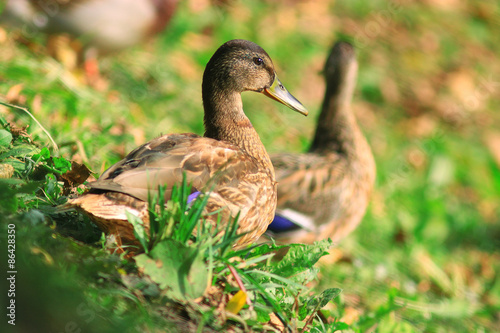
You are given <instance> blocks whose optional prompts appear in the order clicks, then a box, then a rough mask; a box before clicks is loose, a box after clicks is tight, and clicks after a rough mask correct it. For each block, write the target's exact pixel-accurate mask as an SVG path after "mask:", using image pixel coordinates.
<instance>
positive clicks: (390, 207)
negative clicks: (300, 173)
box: [0, 0, 500, 332]
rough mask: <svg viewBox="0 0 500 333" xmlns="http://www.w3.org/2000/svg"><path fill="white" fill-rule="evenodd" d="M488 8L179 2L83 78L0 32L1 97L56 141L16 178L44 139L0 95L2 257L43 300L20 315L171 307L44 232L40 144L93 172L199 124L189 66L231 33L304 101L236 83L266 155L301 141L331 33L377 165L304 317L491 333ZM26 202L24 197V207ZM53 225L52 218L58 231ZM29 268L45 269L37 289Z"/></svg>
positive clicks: (495, 49) (493, 231) (362, 326)
mask: <svg viewBox="0 0 500 333" xmlns="http://www.w3.org/2000/svg"><path fill="white" fill-rule="evenodd" d="M499 11H500V5H499V4H498V2H497V1H493V0H487V1H466V2H460V1H457V0H439V1H428V0H425V1H418V2H417V1H391V2H384V1H372V2H369V3H367V2H365V1H360V0H353V1H335V2H334V1H295V0H283V1H265V0H260V1H252V2H242V1H208V0H189V1H184V2H182V4H181V6H180V8H179V11H178V13H177V15H176V16H175V18H174V20H173V22H172V24H171V25H170V26H169V28H168V29H167V30H166V31H165V32H164V33H163V34H161V35H160V36H158V37H156V38H155V39H152V40H150V41H148V42H146V43H144V44H143V45H140V46H137V47H135V48H133V49H130V50H127V51H126V52H122V53H120V54H114V55H110V56H108V57H106V58H103V59H101V61H100V69H101V74H102V77H103V82H102V83H101V84H100V85H99V87H98V88H92V87H88V86H86V85H85V84H82V83H81V76H82V74H81V73H70V72H68V71H67V70H66V69H65V68H64V67H63V66H62V65H61V64H60V63H59V62H57V61H55V60H54V59H52V58H50V57H48V56H47V55H46V52H45V50H44V49H45V46H44V45H45V44H44V43H45V36H42V35H39V36H35V39H34V42H30V43H27V42H26V40H25V39H23V38H22V37H23V36H22V35H20V34H19V33H16V32H14V31H9V30H8V29H7V28H0V97H1V98H2V100H4V101H6V102H9V103H13V104H16V105H20V106H25V107H28V108H29V110H30V111H31V112H32V114H33V115H34V117H36V119H38V120H39V121H40V123H41V124H43V126H44V127H45V128H46V129H47V130H48V132H49V133H50V134H51V135H52V137H53V138H54V140H55V141H56V142H57V144H58V145H59V146H60V150H59V152H57V153H56V152H54V151H53V150H50V152H49V153H50V155H49V156H46V155H44V154H43V153H42V154H41V155H39V158H40V160H39V161H38V163H39V164H43V165H46V166H47V168H45V167H44V168H42V169H43V170H44V171H43V173H42V174H43V176H40V177H35V176H34V175H33V174H32V173H28V178H26V176H25V174H23V172H26V170H30V169H29V168H28V167H29V165H30V164H29V163H31V162H29V160H30V159H33V157H32V156H33V155H34V154H40V153H41V151H42V150H43V147H50V141H49V140H48V138H47V136H46V135H45V134H44V133H43V130H42V129H41V128H40V126H39V125H38V124H36V123H35V122H34V121H33V119H32V118H30V117H28V116H27V115H26V114H25V113H23V112H20V111H19V110H15V109H12V108H7V107H2V106H0V115H1V117H2V118H3V119H4V120H5V121H4V123H2V125H3V126H4V128H0V130H1V131H0V160H1V161H0V163H4V162H2V161H4V160H6V159H8V156H6V155H3V154H5V153H6V152H7V153H8V152H9V151H10V152H11V151H12V149H13V148H15V147H17V146H16V145H19V147H20V148H19V149H23V151H25V150H26V149H28V151H26V152H25V153H23V154H24V155H25V156H23V158H22V159H20V158H17V157H20V156H21V155H22V154H21V153H19V154H14V156H13V157H15V158H16V159H17V160H18V161H15V160H11V161H10V162H9V163H8V164H10V165H12V166H13V168H14V170H15V171H14V177H15V178H13V179H16V180H15V184H13V183H8V184H6V185H5V186H4V183H3V182H2V183H1V184H0V185H1V186H2V189H1V190H0V193H2V194H1V196H2V199H3V198H10V199H12V198H14V199H12V200H15V202H14V201H12V200H11V202H12V206H9V205H10V204H5V206H4V205H3V206H2V210H3V209H6V211H8V212H9V214H11V213H13V212H15V211H19V214H13V215H11V218H12V219H14V220H16V221H18V222H16V223H19V225H24V226H25V227H23V228H20V229H19V230H20V232H19V239H20V240H19V241H18V242H19V243H18V244H20V245H19V248H20V251H21V252H20V254H19V255H20V257H19V258H20V259H19V266H20V267H21V266H22V267H30V268H29V269H30V271H29V272H30V273H28V272H27V273H26V274H22V279H25V280H26V282H24V284H23V285H26V286H29V287H30V288H31V289H29V288H28V287H26V288H27V289H25V290H27V291H28V292H29V293H30V295H39V297H40V298H39V299H37V300H39V301H40V302H42V301H43V303H37V302H30V304H32V305H33V306H35V305H36V304H52V305H53V306H54V308H52V309H49V308H46V307H43V306H40V307H38V308H36V309H33V310H30V311H39V312H37V313H39V314H40V318H49V317H48V316H49V315H48V314H46V313H47V311H50V313H52V314H54V313H58V311H59V309H61V310H60V311H61V312H60V313H61V316H60V317H57V316H53V315H52V317H50V318H53V320H59V319H60V320H61V322H59V323H58V324H57V325H56V326H51V329H53V328H54V327H57V328H58V329H59V330H60V331H63V328H62V327H64V326H61V325H62V323H64V324H66V323H67V322H68V321H67V319H66V318H70V317H71V316H73V318H77V320H76V319H75V320H73V321H75V322H76V325H79V326H75V327H82V328H88V330H89V331H92V330H93V331H95V329H94V328H92V327H94V326H85V325H87V322H86V318H87V317H85V316H84V315H82V316H79V315H78V314H77V316H76V317H74V312H73V313H70V312H71V311H76V309H79V307H78V305H79V302H80V300H82V301H83V302H84V303H83V304H86V305H89V306H90V308H89V309H91V310H92V311H93V312H94V313H95V314H99V313H101V311H105V312H103V313H106V316H100V315H97V316H96V318H98V319H97V321H92V322H91V323H89V324H88V325H94V324H95V325H98V326H99V327H101V325H102V329H99V331H103V332H105V331H106V328H107V327H137V325H144V326H147V327H155V325H156V327H162V329H164V330H168V328H166V327H168V324H167V322H168V321H169V320H168V319H169V318H170V317H168V316H167V315H166V314H165V313H164V312H162V310H158V309H159V308H156V310H152V308H153V307H155V304H154V302H153V304H151V303H150V302H148V301H146V300H144V299H143V298H141V297H138V296H136V294H135V291H134V288H132V287H130V288H126V287H123V285H122V284H110V283H111V282H110V281H114V280H113V279H115V278H116V276H117V274H118V275H119V274H120V273H119V272H121V271H120V269H125V270H128V269H129V266H128V264H123V263H122V262H121V261H120V260H121V259H117V257H116V256H109V255H107V254H104V252H103V251H102V250H96V249H95V248H93V247H89V246H87V245H82V244H80V243H78V242H74V241H72V240H71V239H69V238H66V237H65V236H61V235H60V234H59V233H58V232H55V231H53V230H52V229H51V228H50V227H48V226H53V227H54V228H55V226H54V223H55V222H52V221H50V219H48V218H47V215H46V212H47V208H45V206H43V205H41V204H40V203H39V201H38V200H35V199H36V198H45V199H44V200H45V201H46V203H47V207H50V204H51V203H56V202H59V200H62V199H63V196H61V195H60V194H59V193H60V191H61V189H59V190H56V187H61V186H62V185H61V180H60V178H58V177H59V176H58V173H57V172H56V170H57V169H58V168H60V167H63V165H62V164H59V165H57V166H56V165H55V164H54V163H53V161H55V160H54V158H63V159H64V160H74V161H77V162H79V163H85V164H87V165H88V166H89V168H90V169H91V170H93V171H94V172H95V175H98V174H100V173H102V171H104V169H105V168H107V167H108V166H110V165H111V164H112V163H114V162H116V161H118V160H119V159H120V158H121V157H123V156H124V155H125V154H126V153H127V152H128V151H130V150H132V149H133V148H135V147H136V146H137V145H139V144H141V143H143V142H145V141H146V140H149V139H152V138H153V137H154V136H156V135H158V134H160V133H169V132H194V133H198V134H202V133H203V121H202V104H201V77H202V73H203V68H204V66H205V64H206V62H207V61H208V59H209V58H210V56H211V55H212V53H213V52H214V51H215V49H216V48H217V47H218V46H219V45H220V44H222V43H223V42H225V41H226V40H229V39H232V38H245V39H250V40H253V41H255V42H256V43H258V44H260V45H261V46H262V47H264V49H265V50H266V51H267V52H268V53H269V54H270V56H271V57H272V59H273V61H274V64H275V66H276V67H277V72H278V75H279V76H280V79H281V81H282V82H283V83H284V84H285V86H287V88H288V89H289V90H290V91H291V92H292V94H294V95H295V96H296V97H297V98H298V99H299V100H300V101H301V102H303V104H304V105H306V107H308V108H309V110H310V111H311V116H310V118H311V119H309V120H307V121H304V120H302V119H301V121H298V119H299V118H297V117H299V116H298V115H297V114H295V113H291V112H288V110H286V108H285V107H284V106H280V105H278V104H276V103H273V102H272V101H270V100H268V99H265V98H262V96H259V95H257V94H252V93H245V94H243V99H244V104H245V110H246V111H247V113H248V116H249V117H250V119H251V120H252V123H253V124H254V126H255V128H256V129H257V130H258V132H259V134H260V135H261V138H262V141H263V142H264V144H265V145H266V147H267V149H268V151H270V152H278V151H303V150H304V149H305V148H306V147H308V145H309V141H310V138H311V136H312V131H313V129H314V118H315V112H317V111H318V110H319V107H320V104H321V101H322V94H323V89H324V83H323V81H322V78H321V76H320V75H319V73H320V71H321V70H322V67H323V62H324V58H325V56H326V55H327V52H328V50H329V48H330V47H331V45H332V43H333V42H334V41H335V40H336V39H338V38H343V39H346V40H349V41H351V42H352V43H354V45H355V46H356V48H357V50H358V59H359V79H358V86H357V89H356V94H355V100H354V111H355V113H356V115H357V117H358V120H359V123H360V125H361V127H362V128H363V130H364V132H365V133H366V135H367V137H368V140H369V142H370V144H371V146H372V148H373V151H374V155H375V158H376V161H377V168H378V174H377V187H376V190H375V191H374V193H373V197H372V203H371V207H370V209H369V211H368V213H367V215H366V217H365V219H364V221H363V223H362V224H361V226H360V227H359V228H358V230H356V232H355V233H353V234H352V235H351V236H349V238H348V239H346V240H344V241H343V242H342V243H341V244H338V246H336V247H335V248H334V249H332V250H330V254H329V255H328V256H325V257H323V258H322V259H321V260H320V267H321V270H320V272H319V278H318V279H317V281H316V288H317V290H322V289H326V288H331V287H339V288H342V289H343V293H342V294H340V296H339V297H337V298H335V300H334V302H330V303H328V304H327V305H326V309H324V310H321V314H319V315H320V316H324V317H326V318H329V320H330V322H329V323H328V324H326V325H329V326H325V327H324V328H323V330H324V331H334V330H335V329H342V330H343V331H346V332H349V331H354V332H358V331H359V332H365V331H375V330H376V331H378V332H400V331H401V332H421V331H426V332H427V331H429V332H445V331H452V332H475V331H477V332H483V331H484V332H486V331H498V330H500V317H499V316H498V313H499V312H500V309H499V305H498V304H500V283H499V278H498V273H497V272H498V271H500V255H499V252H498V249H499V245H500V244H499V243H500V218H499V216H500V204H499V202H500V132H499V128H500V113H498V112H496V110H498V109H499V107H500V94H499V91H500V83H499V79H498V78H500V63H499V62H498V54H500V43H499V37H498V33H497V32H498V31H499V28H500V26H499V25H500V22H499V21H498V17H500V15H499V14H500V13H499ZM6 123H8V124H10V125H9V126H10V128H12V125H14V126H15V127H16V128H25V131H26V133H27V134H28V135H29V136H30V137H31V139H28V138H26V137H24V138H22V137H21V139H16V138H15V136H13V138H12V139H10V137H9V135H8V133H11V131H10V130H9V128H7V127H5V126H6V125H5V124H6ZM26 126H28V127H27V128H26ZM19 140H21V141H19ZM31 140H32V141H31ZM9 141H10V143H9ZM32 142H34V143H36V144H35V145H34V146H29V145H31V143H32ZM30 147H32V148H30ZM8 154H9V153H8ZM37 160H38V158H37ZM26 161H28V162H26ZM61 161H62V160H61ZM62 163H63V164H65V163H64V162H62ZM61 171H62V170H61ZM9 181H10V180H9ZM38 181H41V183H36V182H38ZM31 184H33V185H31ZM13 186H14V187H13ZM25 186H34V187H36V188H37V189H38V188H39V189H40V190H37V191H38V192H37V196H36V198H33V191H34V190H33V188H31V187H25ZM13 188H14V189H15V192H8V191H9V190H8V189H10V190H12V189H13ZM4 190H5V191H4ZM42 190H43V191H42ZM43 192H45V193H46V194H48V195H46V194H43ZM14 193H17V194H15V196H14ZM51 193H52V194H51ZM50 195H52V197H50ZM30 196H31V197H30ZM49 198H52V199H49ZM5 202H7V201H2V203H5ZM30 202H32V203H33V205H36V206H38V207H33V205H30V204H29V203H30ZM9 207H10V208H9ZM33 208H38V209H39V210H35V211H33V210H32V211H28V212H26V210H27V209H33ZM37 212H42V213H37ZM9 216H10V215H9ZM80 220H81V218H80ZM80 220H79V223H80V224H81V230H80V231H79V233H76V234H75V233H72V234H71V235H72V236H73V237H75V238H77V239H82V237H83V236H81V234H83V235H84V236H85V235H88V234H92V235H93V236H92V237H90V238H92V239H94V241H95V240H96V239H97V240H98V237H99V236H98V235H97V236H96V232H95V229H93V227H92V226H91V225H89V224H88V221H86V220H83V221H80ZM42 222H43V223H42ZM61 223H63V222H60V221H58V222H57V223H55V224H57V228H58V229H57V230H60V225H61ZM34 224H36V225H34ZM63 224H64V225H65V226H66V225H67V224H68V222H67V221H66V222H65V223H63ZM80 224H79V225H80ZM32 225H33V226H32ZM2 230H3V228H2ZM21 230H23V231H21ZM78 235H80V236H78ZM2 237H3V235H2ZM96 237H97V238H96ZM83 238H85V237H83ZM21 239H22V241H21ZM21 244H23V245H22V246H21ZM70 248H73V250H71V251H70V250H68V249H70ZM75 248H76V250H75ZM33 249H39V250H33ZM94 251H98V252H99V253H100V254H95V253H94ZM43 253H48V254H50V256H47V255H45V254H43ZM52 253H56V254H57V255H58V256H55V255H52ZM101 255H102V258H105V259H102V260H101V259H99V258H101V257H100V256H101ZM47 258H52V259H53V263H52V264H49V263H48V261H47V260H49V259H47ZM54 258H56V259H54ZM90 258H93V259H92V260H90ZM94 258H95V260H94ZM110 260H111V261H113V260H118V262H120V264H115V263H113V264H110V263H107V262H109V261H110ZM49 261H50V260H49ZM94 261H95V262H94ZM82 262H84V263H85V265H84V264H82ZM107 265H108V266H107ZM109 265H111V266H109ZM120 265H124V267H125V268H123V267H122V266H120ZM110 267H112V269H111V268H110ZM116 267H119V268H120V269H117V268H116ZM34 272H36V274H34ZM19 276H21V274H20V275H19ZM89 276H90V277H89ZM37 280H40V281H42V280H43V281H46V283H45V282H44V288H41V290H39V289H40V288H38V287H39V286H40V285H41V283H37ZM20 283H23V282H20ZM118 286H122V287H118ZM58 288H64V292H59V294H64V293H67V294H68V299H67V300H66V299H57V301H56V300H54V299H52V298H51V297H53V296H50V295H53V294H55V292H54V290H61V289H58ZM101 288H104V289H101ZM106 288H109V289H106ZM101 290H109V292H106V293H104V292H102V291H101ZM151 293H153V294H154V291H151ZM71 299H73V301H72V300H71ZM132 306H134V307H135V306H137V307H138V310H131V309H132V308H133V307H132ZM94 307H96V308H94ZM21 308H22V307H21V306H19V309H21ZM27 309H28V308H27ZM62 309H64V311H63V310H62ZM89 309H88V308H86V307H85V308H81V309H80V310H81V311H82V312H86V310H89ZM103 309H106V310H103ZM110 309H112V310H110ZM19 311H21V310H19ZM23 311H24V310H23ZM65 311H66V312H65ZM109 311H111V312H109ZM23 313H24V312H23ZM30 313H32V312H30ZM65 313H68V317H67V316H66V315H65ZM131 313H133V315H132V314H131ZM86 315H89V314H88V313H87V314H86ZM20 317H21V314H20ZM104 317H106V318H107V319H104ZM89 318H90V317H89ZM333 318H336V319H333ZM51 320H52V319H51ZM101 321H102V324H101ZM128 321H130V322H128ZM19 322H21V320H20V321H19ZM47 322H50V321H47ZM129 324H130V326H128V325H129ZM81 325H83V326H81ZM120 325H122V326H120ZM66 328H67V330H71V329H73V328H72V326H71V327H66ZM318 330H319V329H318ZM20 331H23V330H20ZM24 331H33V329H32V328H26V329H24ZM38 331H43V330H42V328H40V329H39V330H38Z"/></svg>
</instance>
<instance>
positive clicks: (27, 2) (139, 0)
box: [0, 0, 178, 71]
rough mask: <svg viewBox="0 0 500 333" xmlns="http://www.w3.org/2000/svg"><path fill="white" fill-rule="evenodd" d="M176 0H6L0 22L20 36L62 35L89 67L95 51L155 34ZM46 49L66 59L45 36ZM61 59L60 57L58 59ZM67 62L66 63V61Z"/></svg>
mask: <svg viewBox="0 0 500 333" xmlns="http://www.w3.org/2000/svg"><path fill="white" fill-rule="evenodd" d="M177 2H178V0H56V1H54V0H7V2H6V4H5V9H4V12H3V13H2V15H1V17H0V22H5V23H7V24H10V25H11V26H15V27H18V28H20V29H21V33H22V34H23V37H28V38H29V37H33V36H34V35H36V34H37V33H38V32H42V33H46V34H48V35H49V36H50V37H53V36H56V35H60V34H68V35H70V36H71V37H72V38H77V39H78V41H79V42H80V43H81V46H83V53H81V54H80V55H79V56H80V57H81V58H83V59H80V60H81V61H84V62H85V65H86V67H87V70H89V71H92V70H93V71H95V70H97V67H95V66H96V65H95V58H96V56H97V54H105V53H109V52H114V51H119V50H122V49H125V48H127V47H130V46H133V45H135V44H138V43H139V42H141V41H143V40H145V39H146V38H148V37H150V36H152V35H154V34H156V33H158V32H161V31H162V30H163V29H164V28H165V27H166V26H167V24H168V22H169V21H170V19H171V17H172V15H173V14H174V12H175V9H176V7H177ZM48 44H49V51H50V52H51V53H53V54H52V55H53V56H55V57H56V59H58V60H63V62H64V60H65V59H67V58H69V57H64V56H62V55H61V53H62V52H64V51H61V50H60V49H59V48H58V47H57V46H55V47H54V44H58V43H57V42H55V41H54V39H52V38H49V42H48ZM61 58H64V59H61ZM66 62H69V61H66ZM71 66H76V64H72V65H70V66H69V67H71Z"/></svg>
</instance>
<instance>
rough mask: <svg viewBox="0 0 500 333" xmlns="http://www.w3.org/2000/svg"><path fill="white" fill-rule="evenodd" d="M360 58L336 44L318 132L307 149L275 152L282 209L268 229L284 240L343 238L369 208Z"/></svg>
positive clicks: (371, 174)
mask: <svg viewBox="0 0 500 333" xmlns="http://www.w3.org/2000/svg"><path fill="white" fill-rule="evenodd" d="M357 69H358V64H357V61H356V54H355V50H354V48H353V46H352V45H351V44H349V43H347V42H338V43H336V44H335V45H334V47H333V48H332V50H331V53H330V55H329V57H328V59H327V60H326V64H325V68H324V75H325V80H326V92H325V97H324V101H323V107H322V111H321V114H320V115H319V118H318V124H317V127H316V133H315V135H314V139H313V141H312V144H311V147H310V148H309V151H308V152H307V153H304V154H288V153H284V154H276V155H272V156H271V160H272V162H273V165H274V167H275V169H276V178H277V180H278V209H277V211H276V216H275V218H274V220H273V222H272V224H271V225H270V226H269V229H268V234H269V235H271V236H273V237H275V238H276V239H278V240H280V241H282V242H294V243H295V242H298V243H300V242H306V243H310V242H313V241H315V240H319V239H326V238H331V239H332V240H334V241H338V240H340V239H342V238H344V237H345V236H347V235H348V234H349V233H350V232H351V231H353V230H354V229H355V228H356V227H357V226H358V224H359V223H360V221H361V219H362V218H363V216H364V214H365V210H366V207H367V205H368V201H369V197H370V193H371V191H372V188H373V186H374V182H375V161H374V159H373V155H372V152H371V149H370V146H369V145H368V142H367V141H366V139H365V137H364V136H363V133H362V132H361V130H360V129H359V127H358V124H357V122H356V119H355V117H354V114H353V112H352V110H351V99H352V95H353V91H354V88H355V84H356V83H355V81H356V76H357Z"/></svg>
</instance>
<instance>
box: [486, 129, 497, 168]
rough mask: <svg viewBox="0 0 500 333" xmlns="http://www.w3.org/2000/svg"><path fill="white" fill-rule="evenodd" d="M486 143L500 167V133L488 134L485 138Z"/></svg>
mask: <svg viewBox="0 0 500 333" xmlns="http://www.w3.org/2000/svg"><path fill="white" fill-rule="evenodd" d="M484 141H485V143H486V146H487V147H488V149H489V150H490V153H491V155H492V156H493V159H494V160H495V162H496V164H497V166H498V167H500V133H492V132H490V133H487V134H486V135H485V136H484Z"/></svg>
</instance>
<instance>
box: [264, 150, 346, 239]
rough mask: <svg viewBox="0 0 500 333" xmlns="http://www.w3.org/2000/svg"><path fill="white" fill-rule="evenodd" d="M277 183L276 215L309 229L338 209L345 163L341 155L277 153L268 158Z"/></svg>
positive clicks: (326, 221)
mask: <svg viewBox="0 0 500 333" xmlns="http://www.w3.org/2000/svg"><path fill="white" fill-rule="evenodd" d="M271 160H272V163H273V165H274V167H275V172H276V179H277V181H278V207H279V209H278V210H277V214H281V215H282V216H283V217H286V218H287V219H288V220H290V221H291V222H293V223H294V224H296V225H297V226H299V227H301V228H305V229H309V230H312V229H314V228H315V227H317V226H318V225H320V224H323V223H328V222H329V221H330V218H331V216H332V214H333V215H336V214H335V210H340V207H338V205H337V203H338V202H339V201H343V200H341V199H342V198H341V197H342V196H343V195H344V194H343V192H342V191H343V186H344V185H345V184H344V180H345V179H346V172H348V168H347V163H346V161H345V159H344V158H342V157H341V156H340V155H338V154H335V153H332V154H328V155H319V154H315V153H305V154H276V155H273V156H271Z"/></svg>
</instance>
